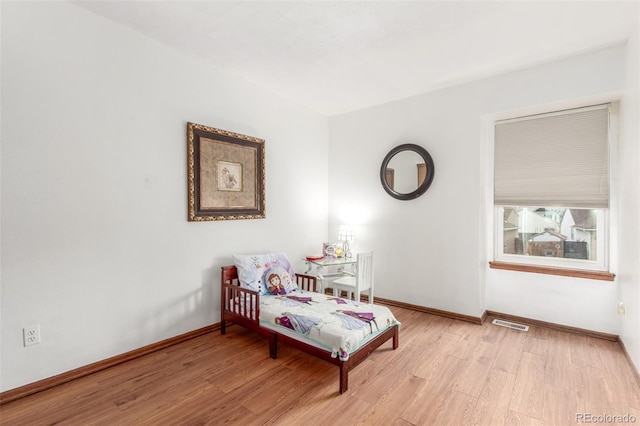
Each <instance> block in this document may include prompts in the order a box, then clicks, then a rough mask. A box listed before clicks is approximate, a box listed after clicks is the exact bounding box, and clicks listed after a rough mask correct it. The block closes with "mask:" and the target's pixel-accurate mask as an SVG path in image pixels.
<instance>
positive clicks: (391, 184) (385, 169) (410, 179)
mask: <svg viewBox="0 0 640 426" xmlns="http://www.w3.org/2000/svg"><path fill="white" fill-rule="evenodd" d="M434 173H435V167H434V164H433V159H432V158H431V155H429V153H428V152H427V150H426V149H424V148H423V147H421V146H419V145H415V144H411V143H407V144H403V145H399V146H397V147H395V148H393V149H392V150H391V151H389V153H388V154H387V156H386V157H384V160H383V161H382V166H381V167H380V181H381V182H382V187H383V188H384V190H385V191H387V193H388V194H389V195H391V196H392V197H393V198H396V199H398V200H413V199H414V198H418V197H419V196H421V195H422V194H424V193H425V192H426V191H427V189H429V186H430V185H431V182H432V181H433V175H434Z"/></svg>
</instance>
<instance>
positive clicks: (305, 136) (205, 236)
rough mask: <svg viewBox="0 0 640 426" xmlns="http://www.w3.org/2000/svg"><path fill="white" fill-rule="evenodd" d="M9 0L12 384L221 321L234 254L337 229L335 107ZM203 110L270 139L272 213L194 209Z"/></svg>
mask: <svg viewBox="0 0 640 426" xmlns="http://www.w3.org/2000/svg"><path fill="white" fill-rule="evenodd" d="M1 7H2V13H1V19H2V21H1V24H2V58H1V59H2V62H1V63H2V70H1V71H2V72H1V78H2V80H1V83H2V115H1V124H2V128H1V131H2V145H1V149H2V151H1V171H2V176H1V179H2V180H1V183H2V186H1V196H2V204H1V230H2V232H1V234H0V235H1V250H2V251H1V254H2V257H1V264H2V273H1V291H2V293H1V297H2V302H1V320H2V321H1V322H2V326H1V327H2V328H1V333H2V334H1V344H2V348H1V370H0V381H1V390H2V391H5V390H9V389H13V388H15V387H18V386H21V385H24V384H27V383H31V382H34V381H37V380H40V379H43V378H47V377H51V376H53V375H56V374H59V373H62V372H65V371H69V370H71V369H74V368H77V367H81V366H84V365H87V364H90V363H92V362H96V361H99V360H102V359H105V358H108V357H111V356H114V355H118V354H121V353H124V352H127V351H129V350H133V349H137V348H140V347H142V346H145V345H148V344H151V343H154V342H157V341H160V340H163V339H166V338H169V337H173V336H176V335H179V334H181V333H185V332H188V331H191V330H195V329H198V328H200V327H204V326H207V325H209V324H213V323H216V322H218V321H219V320H220V312H219V293H218V289H219V284H218V283H219V270H220V269H219V268H220V266H222V265H224V264H229V263H231V260H232V259H231V255H232V254H233V253H258V252H266V251H285V252H287V253H289V255H290V257H292V259H300V258H301V256H302V255H304V254H306V253H309V252H315V251H316V250H317V247H316V246H317V242H318V241H324V239H325V238H326V234H327V205H328V204H327V203H328V201H327V197H328V196H327V159H328V148H327V145H328V142H327V138H328V131H327V128H328V124H327V119H326V118H325V117H322V116H320V115H317V114H315V113H313V112H311V111H309V110H306V109H304V108H301V107H299V106H296V105H294V104H292V103H290V102H289V101H286V100H283V99H280V98H278V97H277V96H275V95H274V94H272V93H269V92H266V91H264V90H262V89H260V88H257V87H253V86H252V85H250V84H248V83H246V82H244V81H239V80H236V79H234V78H233V77H230V76H227V75H223V74H221V73H220V72H218V71H216V70H215V69H213V68H211V67H209V66H208V65H207V64H204V63H202V62H199V61H197V60H194V59H192V58H190V57H187V56H183V55H181V54H179V53H177V52H175V51H172V50H169V49H167V48H165V47H163V46H161V45H160V44H158V43H156V42H154V41H152V40H151V39H148V38H146V37H143V36H141V35H138V34H135V33H133V32H131V31H129V30H128V29H126V28H124V27H121V26H119V25H116V24H113V23H112V22H110V21H107V20H104V19H102V18H99V17H97V16H95V15H93V14H91V13H89V12H87V11H85V10H83V9H81V8H78V7H77V6H74V5H71V4H68V3H66V2H37V3H36V2H22V3H20V2H15V3H14V2H2V6H1ZM187 121H192V122H196V123H200V124H204V125H208V126H212V127H217V128H222V129H225V130H230V131H233V132H237V133H242V134H247V135H250V136H255V137H259V138H263V139H265V140H266V181H267V196H266V209H267V218H266V219H264V220H244V221H219V222H207V223H189V222H187V194H186V187H187V171H186V123H187ZM295 263H296V266H298V267H300V268H301V267H302V265H300V263H302V262H300V261H299V262H295ZM30 324H40V326H41V333H42V343H41V344H39V345H36V346H31V347H27V348H25V347H23V345H22V334H21V333H22V328H23V327H25V326H27V325H30Z"/></svg>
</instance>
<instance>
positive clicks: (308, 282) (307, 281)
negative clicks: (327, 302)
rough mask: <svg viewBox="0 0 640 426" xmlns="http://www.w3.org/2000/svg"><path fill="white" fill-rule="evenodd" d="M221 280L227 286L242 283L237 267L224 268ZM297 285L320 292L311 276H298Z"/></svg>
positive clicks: (314, 278)
mask: <svg viewBox="0 0 640 426" xmlns="http://www.w3.org/2000/svg"><path fill="white" fill-rule="evenodd" d="M221 280H222V282H223V283H226V284H234V285H240V281H238V270H237V269H236V267H235V265H229V266H223V267H222V272H221ZM296 284H297V285H298V288H301V289H303V290H307V291H318V282H317V279H316V277H314V276H311V275H306V274H296Z"/></svg>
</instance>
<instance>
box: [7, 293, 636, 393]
mask: <svg viewBox="0 0 640 426" xmlns="http://www.w3.org/2000/svg"><path fill="white" fill-rule="evenodd" d="M363 299H365V300H367V298H366V297H363ZM375 303H380V304H382V305H388V306H397V307H399V308H405V309H409V310H413V311H417V312H423V313H426V314H432V315H437V316H441V317H445V318H451V319H455V320H460V321H465V322H470V323H473V324H478V325H481V324H483V323H484V322H485V321H486V320H487V319H488V318H498V319H503V320H507V321H513V322H519V323H525V324H528V325H535V326H538V327H546V328H550V329H554V330H558V331H563V332H566V333H574V334H580V335H584V336H589V337H596V338H599V339H604V340H609V341H612V342H618V343H619V344H620V346H621V347H622V349H623V351H624V353H625V355H626V357H627V359H628V360H629V364H630V365H631V367H632V368H633V371H634V373H635V378H636V381H637V382H638V384H639V385H640V374H639V373H638V370H637V369H636V368H635V365H634V364H633V362H632V361H631V357H630V356H629V353H628V352H627V350H626V348H625V347H624V344H623V342H622V341H621V340H620V339H619V337H618V336H617V335H615V334H608V333H601V332H597V331H592V330H586V329H583V328H576V327H569V326H565V325H560V324H555V323H551V322H546V321H539V320H533V319H530V318H525V317H520V316H516V315H510V314H505V313H501V312H495V311H484V312H483V313H482V315H481V316H480V317H473V316H471V315H462V314H458V313H455V312H449V311H443V310H440V309H433V308H427V307H425V306H419V305H412V304H410V303H404V302H398V301H396V300H391V299H384V298H380V297H376V298H375ZM218 330H220V323H216V324H212V325H209V326H206V327H202V328H199V329H197V330H194V331H190V332H188V333H184V334H181V335H179V336H175V337H172V338H169V339H166V340H162V341H160V342H157V343H153V344H151V345H147V346H144V347H142V348H139V349H135V350H133V351H130V352H126V353H124V354H120V355H116V356H114V357H111V358H108V359H105V360H102V361H98V362H94V363H92V364H89V365H86V366H84V367H80V368H76V369H75V370H71V371H67V372H65V373H62V374H58V375H56V376H52V377H49V378H47V379H43V380H40V381H37V382H34V383H30V384H28V385H25V386H21V387H18V388H15V389H11V390H8V391H5V392H2V393H0V405H2V404H5V403H8V402H11V401H15V400H17V399H20V398H22V397H25V396H28V395H32V394H34V393H38V392H41V391H44V390H47V389H50V388H53V387H55V386H58V385H61V384H63V383H67V382H70V381H72V380H75V379H79V378H80V377H84V376H87V375H89V374H93V373H97V372H98V371H101V370H105V369H107V368H109V367H113V366H115V365H118V364H122V363H123V362H127V361H130V360H133V359H136V358H139V357H141V356H144V355H148V354H150V353H153V352H156V351H159V350H162V349H165V348H167V347H169V346H173V345H176V344H178V343H182V342H186V341H187V340H190V339H193V338H196V337H199V336H202V335H204V334H207V333H211V332H214V331H218Z"/></svg>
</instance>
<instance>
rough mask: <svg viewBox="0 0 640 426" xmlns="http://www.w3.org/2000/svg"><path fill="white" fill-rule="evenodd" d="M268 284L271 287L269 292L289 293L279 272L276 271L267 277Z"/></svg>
mask: <svg viewBox="0 0 640 426" xmlns="http://www.w3.org/2000/svg"><path fill="white" fill-rule="evenodd" d="M267 286H268V287H269V293H271V294H287V291H286V290H285V288H284V286H283V285H282V280H281V279H280V275H278V274H275V273H274V274H270V275H269V277H268V278H267Z"/></svg>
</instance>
